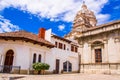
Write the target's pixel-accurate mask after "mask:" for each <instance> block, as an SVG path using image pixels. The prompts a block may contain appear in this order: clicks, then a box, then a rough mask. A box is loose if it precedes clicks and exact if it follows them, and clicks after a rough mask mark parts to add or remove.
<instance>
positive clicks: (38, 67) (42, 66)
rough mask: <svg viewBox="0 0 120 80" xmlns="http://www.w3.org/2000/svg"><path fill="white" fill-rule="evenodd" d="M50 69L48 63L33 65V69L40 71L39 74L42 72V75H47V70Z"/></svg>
mask: <svg viewBox="0 0 120 80" xmlns="http://www.w3.org/2000/svg"><path fill="white" fill-rule="evenodd" d="M49 68H50V65H49V64H46V63H40V62H38V63H34V64H33V69H34V70H36V71H38V74H39V73H40V72H41V74H45V70H48V69H49Z"/></svg>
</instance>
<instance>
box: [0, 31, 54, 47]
mask: <svg viewBox="0 0 120 80" xmlns="http://www.w3.org/2000/svg"><path fill="white" fill-rule="evenodd" d="M0 37H1V38H11V39H12V38H22V39H24V40H25V39H26V40H28V41H32V42H36V44H37V43H38V44H41V45H45V46H48V47H54V45H53V44H52V43H51V42H49V41H47V40H45V39H42V38H38V36H37V35H36V34H33V33H30V32H26V31H15V32H6V33H0Z"/></svg>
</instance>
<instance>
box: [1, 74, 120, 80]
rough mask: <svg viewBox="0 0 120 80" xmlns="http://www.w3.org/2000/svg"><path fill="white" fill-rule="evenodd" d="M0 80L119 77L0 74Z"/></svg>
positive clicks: (110, 79) (106, 79) (112, 79)
mask: <svg viewBox="0 0 120 80" xmlns="http://www.w3.org/2000/svg"><path fill="white" fill-rule="evenodd" d="M0 80H120V75H107V74H79V73H78V74H77V73H76V74H53V75H17V74H0Z"/></svg>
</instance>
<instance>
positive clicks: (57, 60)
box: [56, 59, 60, 74]
mask: <svg viewBox="0 0 120 80" xmlns="http://www.w3.org/2000/svg"><path fill="white" fill-rule="evenodd" d="M59 65H60V60H59V59H56V74H58V73H59Z"/></svg>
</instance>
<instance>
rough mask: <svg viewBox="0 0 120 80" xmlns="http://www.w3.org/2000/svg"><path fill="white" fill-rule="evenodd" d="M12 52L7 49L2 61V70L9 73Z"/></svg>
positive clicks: (12, 56)
mask: <svg viewBox="0 0 120 80" xmlns="http://www.w3.org/2000/svg"><path fill="white" fill-rule="evenodd" d="M13 58H14V52H13V51H12V50H9V51H7V53H6V56H5V62H4V69H3V72H6V73H9V72H10V71H11V70H12V64H13Z"/></svg>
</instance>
